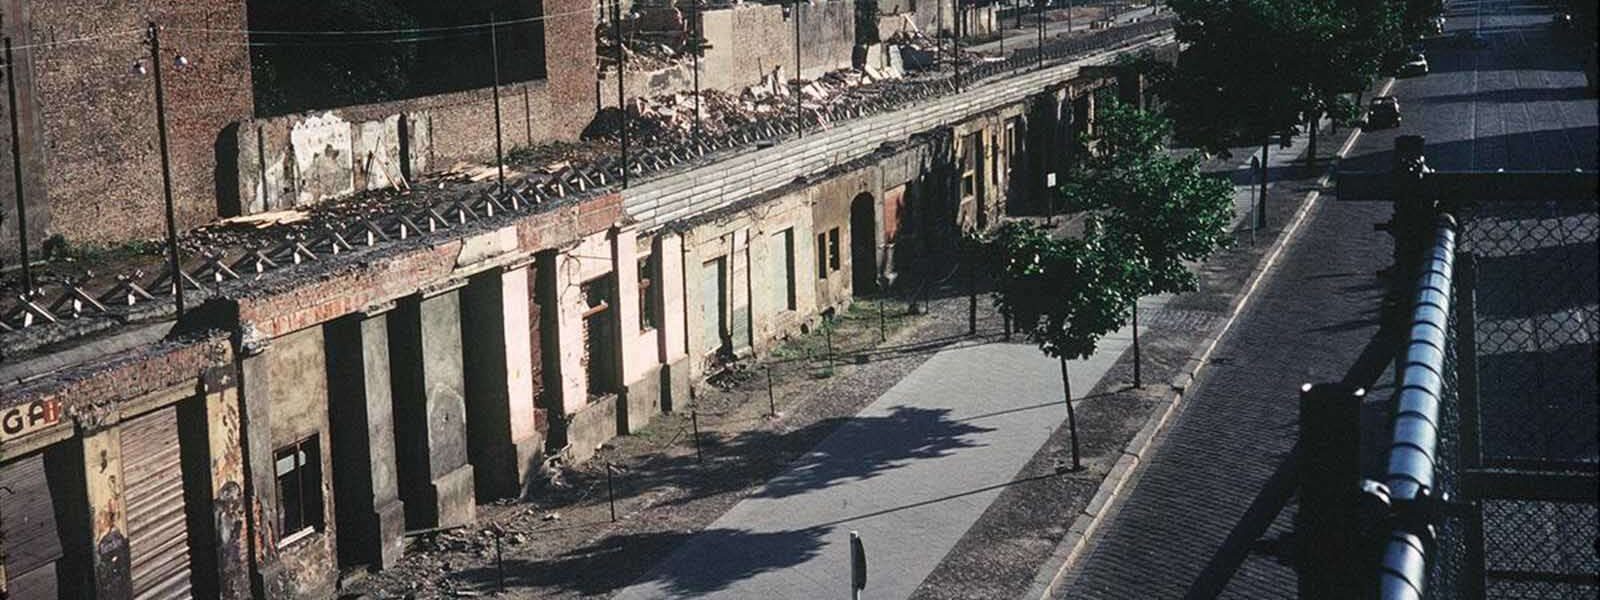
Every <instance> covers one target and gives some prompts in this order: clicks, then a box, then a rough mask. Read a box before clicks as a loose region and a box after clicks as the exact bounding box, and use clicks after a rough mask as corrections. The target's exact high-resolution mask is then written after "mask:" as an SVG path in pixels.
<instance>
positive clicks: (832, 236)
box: [828, 227, 839, 271]
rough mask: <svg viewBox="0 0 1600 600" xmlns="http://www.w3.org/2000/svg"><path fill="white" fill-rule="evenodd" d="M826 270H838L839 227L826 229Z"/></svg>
mask: <svg viewBox="0 0 1600 600" xmlns="http://www.w3.org/2000/svg"><path fill="white" fill-rule="evenodd" d="M828 270H829V271H837V270H839V228H838V227H835V228H833V229H829V230H828Z"/></svg>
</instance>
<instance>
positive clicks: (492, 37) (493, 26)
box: [489, 10, 620, 194]
mask: <svg viewBox="0 0 1600 600" xmlns="http://www.w3.org/2000/svg"><path fill="white" fill-rule="evenodd" d="M499 28H500V27H499V23H498V22H496V21H495V14H494V11H492V10H491V11H489V55H490V56H491V58H492V60H493V61H494V68H493V69H491V70H492V71H494V166H495V172H496V174H497V175H498V177H499V180H500V193H502V194H504V193H506V153H505V146H504V145H503V143H502V142H501V138H502V136H501V134H500V33H499ZM619 98H620V96H619Z"/></svg>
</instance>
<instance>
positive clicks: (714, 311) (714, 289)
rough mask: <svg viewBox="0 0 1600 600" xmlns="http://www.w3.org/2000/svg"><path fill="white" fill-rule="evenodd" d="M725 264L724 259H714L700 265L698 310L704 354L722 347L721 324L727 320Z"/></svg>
mask: <svg viewBox="0 0 1600 600" xmlns="http://www.w3.org/2000/svg"><path fill="white" fill-rule="evenodd" d="M725 264H726V261H725V260H724V259H722V258H714V259H711V260H708V261H706V262H705V263H704V264H702V265H700V277H701V279H700V308H701V315H702V322H703V323H704V325H705V328H704V329H703V330H702V336H703V337H702V338H701V339H702V340H704V341H703V342H702V344H703V346H702V347H703V348H704V349H705V351H706V352H713V351H716V350H717V349H719V348H721V347H722V337H723V336H722V331H723V323H726V322H727V320H728V317H727V315H728V298H727V292H725V291H724V290H726V289H727V285H726V277H727V275H726V270H725V269H724V265H725Z"/></svg>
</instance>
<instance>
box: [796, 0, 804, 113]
mask: <svg viewBox="0 0 1600 600" xmlns="http://www.w3.org/2000/svg"><path fill="white" fill-rule="evenodd" d="M800 81H801V80H800V0H795V2H794V137H796V138H802V137H805V135H806V134H805V130H806V127H805V116H804V115H803V114H801V112H802V108H801V106H800V96H801V93H800V90H801V87H802V86H801V85H800Z"/></svg>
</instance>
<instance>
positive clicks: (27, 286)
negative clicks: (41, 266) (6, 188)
mask: <svg viewBox="0 0 1600 600" xmlns="http://www.w3.org/2000/svg"><path fill="white" fill-rule="evenodd" d="M5 47H6V97H7V98H8V100H7V103H6V108H7V109H9V110H8V112H9V113H11V183H12V186H13V187H15V188H16V192H17V248H18V250H19V251H20V252H21V254H22V294H23V295H24V296H28V297H32V296H33V267H32V266H31V265H29V264H28V203H27V202H24V201H23V188H24V187H25V186H24V185H22V139H21V137H19V134H18V132H17V129H18V127H17V76H16V70H15V69H13V68H12V65H14V64H16V61H15V60H14V59H13V58H12V57H11V37H10V36H6V38H5Z"/></svg>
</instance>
